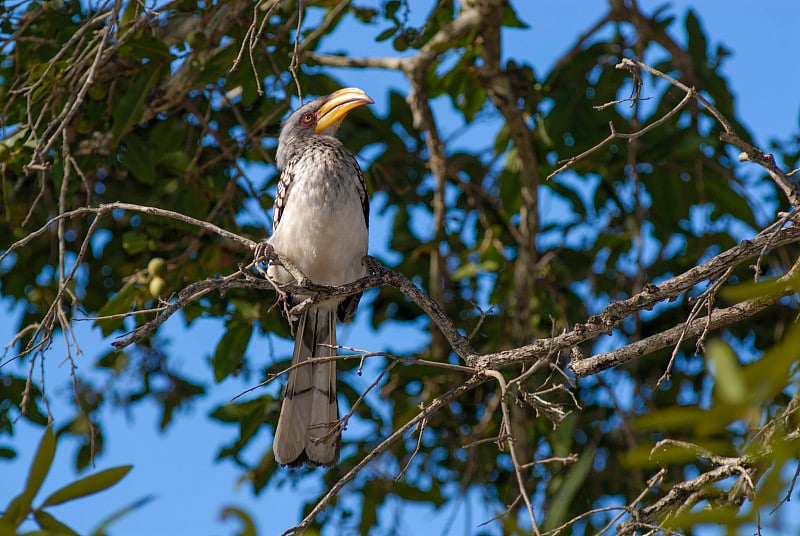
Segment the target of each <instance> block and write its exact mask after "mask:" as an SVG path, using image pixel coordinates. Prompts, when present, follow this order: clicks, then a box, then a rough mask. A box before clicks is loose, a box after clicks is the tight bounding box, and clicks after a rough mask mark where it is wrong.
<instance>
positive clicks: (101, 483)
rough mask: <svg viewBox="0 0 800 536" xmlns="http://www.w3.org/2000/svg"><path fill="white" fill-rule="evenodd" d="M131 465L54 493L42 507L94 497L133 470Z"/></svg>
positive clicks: (88, 478)
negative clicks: (89, 496) (88, 496)
mask: <svg viewBox="0 0 800 536" xmlns="http://www.w3.org/2000/svg"><path fill="white" fill-rule="evenodd" d="M131 467H132V466H130V465H122V466H119V467H112V468H111V469H106V470H104V471H100V472H98V473H95V474H93V475H89V476H87V477H86V478H81V479H80V480H76V481H75V482H73V483H72V484H68V485H66V486H64V487H63V488H61V489H59V490H57V491H55V492H53V493H52V494H51V495H50V496H49V497H48V498H47V499H45V500H44V503H42V506H52V505H54V504H61V503H65V502H67V501H71V500H73V499H78V498H80V497H86V496H87V495H92V494H94V493H97V492H99V491H103V490H104V489H107V488H110V487H111V486H113V485H114V484H116V483H117V482H119V481H120V480H122V478H123V477H125V475H127V474H128V472H129V471H130V470H131Z"/></svg>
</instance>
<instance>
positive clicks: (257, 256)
mask: <svg viewBox="0 0 800 536" xmlns="http://www.w3.org/2000/svg"><path fill="white" fill-rule="evenodd" d="M274 258H275V248H273V247H272V244H270V243H269V242H267V241H266V240H262V241H261V242H259V243H258V244H256V246H255V247H254V248H253V260H254V261H256V264H257V265H258V264H269V263H270V262H271V261H272V259H274Z"/></svg>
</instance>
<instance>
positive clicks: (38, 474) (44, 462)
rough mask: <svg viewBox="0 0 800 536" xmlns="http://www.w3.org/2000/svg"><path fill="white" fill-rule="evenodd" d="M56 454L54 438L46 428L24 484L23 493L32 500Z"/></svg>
mask: <svg viewBox="0 0 800 536" xmlns="http://www.w3.org/2000/svg"><path fill="white" fill-rule="evenodd" d="M55 454H56V436H55V434H54V433H53V429H52V428H51V427H50V426H48V427H47V428H45V431H44V435H43V436H42V440H41V441H40V442H39V448H38V449H37V450H36V456H34V458H33V464H32V465H31V470H30V473H28V480H27V482H26V483H25V490H24V491H23V493H24V494H25V495H26V496H28V497H30V500H31V501H33V498H34V497H36V494H37V493H39V489H40V488H41V487H42V482H44V479H45V477H46V476H47V473H48V472H49V471H50V466H51V465H52V464H53V457H54V456H55Z"/></svg>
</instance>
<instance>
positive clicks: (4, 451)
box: [0, 447, 17, 460]
mask: <svg viewBox="0 0 800 536" xmlns="http://www.w3.org/2000/svg"><path fill="white" fill-rule="evenodd" d="M16 457H17V451H15V450H14V449H12V448H11V447H0V458H5V459H6V460H13V459H14V458H16Z"/></svg>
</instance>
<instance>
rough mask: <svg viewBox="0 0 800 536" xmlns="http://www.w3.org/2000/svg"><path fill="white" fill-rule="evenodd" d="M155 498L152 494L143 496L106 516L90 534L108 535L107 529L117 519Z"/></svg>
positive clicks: (94, 535) (95, 535)
mask: <svg viewBox="0 0 800 536" xmlns="http://www.w3.org/2000/svg"><path fill="white" fill-rule="evenodd" d="M152 500H153V496H152V495H148V496H147V497H142V498H141V499H138V500H136V501H134V502H133V503H131V504H129V505H128V506H125V507H124V508H120V509H119V510H117V511H116V512H114V513H113V514H111V515H110V516H108V517H106V518H105V519H104V520H103V521H101V522H100V524H99V525H98V526H97V528H95V529H94V530H93V531H92V532H91V533H90V534H91V536H106V535H107V532H106V529H107V528H108V527H109V526H110V525H111V524H112V523H114V522H115V521H116V520H118V519H120V518H122V517H124V516H126V515H128V514H129V513H131V512H133V511H134V510H138V509H139V508H141V507H142V506H144V505H146V504H147V503H149V502H150V501H152Z"/></svg>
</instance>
